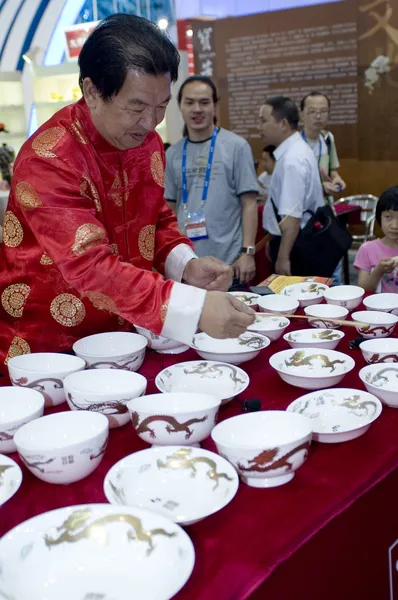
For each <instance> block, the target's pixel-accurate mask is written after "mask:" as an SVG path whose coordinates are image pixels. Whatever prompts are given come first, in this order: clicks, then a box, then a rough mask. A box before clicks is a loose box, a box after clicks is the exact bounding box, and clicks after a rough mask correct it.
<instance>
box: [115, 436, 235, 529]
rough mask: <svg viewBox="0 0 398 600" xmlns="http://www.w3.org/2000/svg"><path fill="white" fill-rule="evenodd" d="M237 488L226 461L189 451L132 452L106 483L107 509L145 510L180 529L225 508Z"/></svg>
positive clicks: (178, 448)
mask: <svg viewBox="0 0 398 600" xmlns="http://www.w3.org/2000/svg"><path fill="white" fill-rule="evenodd" d="M238 487H239V477H238V474H237V472H236V470H235V469H234V467H233V466H232V465H231V464H230V463H229V462H228V461H227V460H225V458H222V457H221V456H220V455H219V454H216V453H215V452H210V451H209V450H203V449H202V448H192V447H190V446H184V447H181V446H167V447H163V448H161V447H157V448H148V449H147V450H142V451H141V452H134V454H130V456H126V457H125V458H123V459H122V460H120V461H119V462H118V463H116V464H115V465H114V466H113V467H112V468H111V469H110V471H108V473H107V475H106V477H105V480H104V493H105V496H106V498H107V500H108V501H109V502H110V503H111V504H121V505H124V506H139V507H141V508H148V509H150V510H154V511H155V512H157V513H160V514H162V515H163V516H165V517H167V518H168V519H171V520H172V521H174V522H175V523H179V524H180V525H184V526H186V525H192V524H193V523H197V522H198V521H201V520H202V519H204V518H206V517H208V516H209V515H212V514H214V513H216V512H218V511H219V510H221V509H222V508H224V507H225V506H226V505H227V504H229V503H230V502H231V500H232V499H233V497H234V496H235V494H236V492H237V491H238Z"/></svg>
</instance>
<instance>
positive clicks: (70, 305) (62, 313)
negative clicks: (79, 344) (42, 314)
mask: <svg viewBox="0 0 398 600" xmlns="http://www.w3.org/2000/svg"><path fill="white" fill-rule="evenodd" d="M50 313H51V316H52V317H53V319H55V321H57V323H60V325H64V326H65V327H75V326H76V325H79V324H80V323H81V322H82V321H83V319H84V317H85V316H86V309H85V307H84V304H83V302H82V301H81V300H79V298H77V297H76V296H73V294H60V295H59V296H56V297H55V298H54V300H53V301H52V302H51V306H50Z"/></svg>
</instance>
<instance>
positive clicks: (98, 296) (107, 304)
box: [84, 292, 117, 313]
mask: <svg viewBox="0 0 398 600" xmlns="http://www.w3.org/2000/svg"><path fill="white" fill-rule="evenodd" d="M84 297H85V298H88V299H89V300H90V302H91V303H92V304H93V306H94V307H95V308H98V310H108V311H109V312H112V313H117V306H116V302H115V301H114V300H112V298H110V297H109V296H107V295H106V294H103V293H102V292H85V293H84Z"/></svg>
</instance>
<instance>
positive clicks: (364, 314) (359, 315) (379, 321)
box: [351, 310, 398, 339]
mask: <svg viewBox="0 0 398 600" xmlns="http://www.w3.org/2000/svg"><path fill="white" fill-rule="evenodd" d="M351 317H352V320H353V321H359V322H360V323H366V324H367V325H365V327H363V326H360V327H356V330H357V331H358V333H360V334H361V336H362V337H363V338H365V339H371V338H384V337H388V336H390V335H392V332H393V331H394V328H395V325H396V324H397V322H398V317H397V316H396V315H393V314H391V313H387V312H381V311H378V310H360V311H358V312H354V313H352V315H351Z"/></svg>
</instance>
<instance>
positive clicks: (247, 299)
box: [228, 291, 261, 308]
mask: <svg viewBox="0 0 398 600" xmlns="http://www.w3.org/2000/svg"><path fill="white" fill-rule="evenodd" d="M228 293H229V294H231V296H235V298H236V299H237V300H240V301H241V302H243V303H244V304H246V306H250V307H251V308H256V307H257V306H258V301H259V299H260V298H261V296H260V294H254V293H253V292H244V291H243V292H228Z"/></svg>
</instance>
